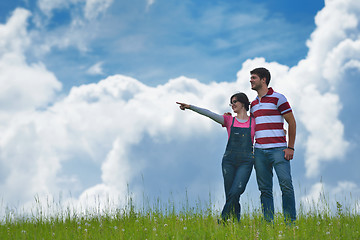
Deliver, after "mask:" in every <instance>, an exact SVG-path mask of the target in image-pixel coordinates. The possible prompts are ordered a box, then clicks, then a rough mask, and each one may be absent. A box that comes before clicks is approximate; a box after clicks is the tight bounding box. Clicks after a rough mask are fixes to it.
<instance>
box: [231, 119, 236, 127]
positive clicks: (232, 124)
mask: <svg viewBox="0 0 360 240" xmlns="http://www.w3.org/2000/svg"><path fill="white" fill-rule="evenodd" d="M234 121H235V117H233V120H232V123H231V127H233V126H234Z"/></svg>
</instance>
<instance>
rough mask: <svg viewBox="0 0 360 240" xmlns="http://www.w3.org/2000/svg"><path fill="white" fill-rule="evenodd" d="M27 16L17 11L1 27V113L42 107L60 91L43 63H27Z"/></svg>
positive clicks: (59, 86) (53, 77)
mask: <svg viewBox="0 0 360 240" xmlns="http://www.w3.org/2000/svg"><path fill="white" fill-rule="evenodd" d="M29 16H30V13H29V12H28V11H27V10H24V9H16V10H15V11H14V13H13V15H12V16H11V17H10V19H9V20H8V22H7V23H6V24H5V25H0V39H1V40H0V76H1V77H0V83H1V86H2V87H1V89H0V96H1V97H0V100H1V104H0V110H6V111H9V112H12V111H14V110H24V109H33V108H36V107H44V106H46V105H47V104H49V102H50V101H51V100H52V99H53V98H54V97H55V92H56V91H58V90H60V89H61V83H60V82H58V81H57V79H56V77H55V76H54V74H53V73H51V72H49V71H48V70H47V69H46V67H45V66H44V64H43V63H41V62H38V63H31V64H29V63H27V61H26V58H25V51H26V50H27V49H28V48H29V47H30V44H31V39H30V37H29V35H28V33H27V31H26V27H27V19H28V18H29Z"/></svg>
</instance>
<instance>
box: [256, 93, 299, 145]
mask: <svg viewBox="0 0 360 240" xmlns="http://www.w3.org/2000/svg"><path fill="white" fill-rule="evenodd" d="M291 111H292V110H291V107H290V104H289V103H288V101H287V100H286V98H285V96H284V95H282V94H281V93H277V92H274V90H273V89H272V88H269V90H268V92H267V94H266V95H265V96H263V97H262V98H261V100H260V99H259V97H256V99H255V100H254V101H253V102H252V103H251V110H250V112H251V114H252V115H253V116H254V118H255V123H256V126H255V145H254V147H256V148H274V147H286V146H287V143H286V136H285V132H284V117H283V115H284V114H285V113H289V112H291Z"/></svg>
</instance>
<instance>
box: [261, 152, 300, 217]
mask: <svg viewBox="0 0 360 240" xmlns="http://www.w3.org/2000/svg"><path fill="white" fill-rule="evenodd" d="M284 149H285V147H279V148H269V149H260V148H255V151H254V154H255V165H254V166H255V172H256V180H257V183H258V186H259V190H260V192H261V196H260V200H261V204H262V210H263V213H264V217H265V219H266V220H267V221H273V220H274V199H273V191H272V189H273V168H274V169H275V172H276V175H277V177H278V180H279V184H280V189H281V192H282V206H283V213H284V216H285V221H291V222H293V221H295V220H296V209H295V194H294V188H293V184H292V180H291V168H290V161H288V160H286V159H285V157H284V156H285V155H284V151H283V150H284Z"/></svg>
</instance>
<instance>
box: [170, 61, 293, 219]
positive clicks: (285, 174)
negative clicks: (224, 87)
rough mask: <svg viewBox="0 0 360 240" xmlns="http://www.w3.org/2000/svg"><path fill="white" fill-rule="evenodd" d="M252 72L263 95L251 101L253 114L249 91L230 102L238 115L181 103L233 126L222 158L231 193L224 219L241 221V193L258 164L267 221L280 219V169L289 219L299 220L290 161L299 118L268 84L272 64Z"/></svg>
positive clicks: (254, 83)
mask: <svg viewBox="0 0 360 240" xmlns="http://www.w3.org/2000/svg"><path fill="white" fill-rule="evenodd" d="M250 74H251V77H250V83H251V89H253V90H255V91H257V94H258V96H257V97H256V99H255V100H254V101H253V102H252V103H251V109H250V116H248V114H247V111H248V110H249V106H250V102H249V100H248V97H247V96H246V95H245V94H244V93H236V94H234V95H233V96H231V98H230V106H231V107H232V109H233V111H234V113H235V114H236V117H232V116H231V115H228V114H224V115H218V114H216V113H213V112H211V111H209V110H207V109H203V108H199V107H196V106H193V105H189V104H185V103H179V102H177V104H179V105H180V109H181V110H185V109H191V110H193V111H195V112H197V113H199V114H202V115H205V116H207V117H209V118H211V119H213V120H214V121H216V122H218V123H220V124H221V125H222V126H223V127H226V128H227V131H228V136H229V138H228V143H227V146H226V150H225V153H224V156H223V159H222V172H223V177H224V186H225V195H226V203H225V206H224V208H223V210H222V213H221V217H222V219H223V220H227V219H229V218H230V217H231V216H236V218H237V219H238V221H239V220H240V210H241V207H240V203H239V200H240V195H241V194H242V193H243V192H244V191H245V187H246V184H247V183H248V181H249V178H250V175H251V171H252V168H253V166H254V167H255V172H256V180H257V183H258V186H259V190H260V192H261V196H260V200H261V204H262V211H263V213H264V218H265V220H266V221H269V222H271V221H273V220H274V201H273V193H272V188H273V169H275V172H276V174H277V177H278V180H279V184H280V188H281V192H282V206H283V213H284V216H285V221H291V222H294V221H295V220H296V209H295V194H294V188H293V184H292V179H291V170H290V160H291V159H292V158H293V155H294V150H295V149H294V144H295V135H296V122H295V118H294V115H293V113H292V110H291V107H290V105H289V103H288V102H287V100H286V98H285V96H284V95H282V94H280V93H277V92H275V91H274V90H273V89H272V88H271V87H270V88H268V85H269V82H270V78H271V76H270V72H269V71H268V70H267V69H266V68H255V69H254V70H252V71H250ZM284 119H285V120H286V122H287V123H288V133H289V142H288V143H287V142H286V133H285V131H284V129H283V125H284ZM254 137H255V145H254V148H253V141H254ZM253 149H254V151H253Z"/></svg>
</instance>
